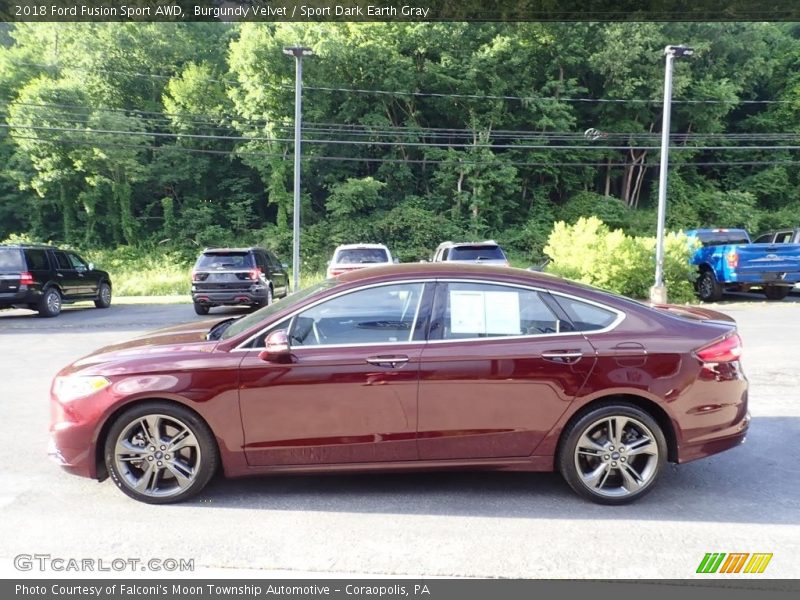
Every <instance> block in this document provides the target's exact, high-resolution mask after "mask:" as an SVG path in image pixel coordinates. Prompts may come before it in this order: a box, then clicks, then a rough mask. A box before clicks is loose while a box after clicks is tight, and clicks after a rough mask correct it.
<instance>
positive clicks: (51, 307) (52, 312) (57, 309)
mask: <svg viewBox="0 0 800 600" xmlns="http://www.w3.org/2000/svg"><path fill="white" fill-rule="evenodd" d="M36 310H37V311H39V316H40V317H57V316H58V315H60V314H61V293H60V292H59V291H58V290H57V289H56V288H54V287H51V288H47V289H46V290H45V291H44V294H42V297H41V299H40V300H39V304H38V305H37V306H36Z"/></svg>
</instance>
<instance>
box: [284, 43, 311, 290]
mask: <svg viewBox="0 0 800 600" xmlns="http://www.w3.org/2000/svg"><path fill="white" fill-rule="evenodd" d="M283 53H284V54H286V55H287V56H294V64H295V78H294V210H293V214H292V291H295V292H296V291H297V290H298V289H299V288H300V131H301V129H302V116H303V57H305V56H313V54H314V52H313V51H312V50H311V48H304V47H303V46H289V47H286V48H284V49H283Z"/></svg>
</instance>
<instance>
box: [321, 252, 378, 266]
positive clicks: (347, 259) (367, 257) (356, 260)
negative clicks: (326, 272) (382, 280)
mask: <svg viewBox="0 0 800 600" xmlns="http://www.w3.org/2000/svg"><path fill="white" fill-rule="evenodd" d="M333 262H335V263H339V264H343V265H358V264H367V263H385V262H389V255H388V254H387V252H386V250H384V249H383V248H348V249H345V250H339V252H337V253H336V258H335V259H334V261H333Z"/></svg>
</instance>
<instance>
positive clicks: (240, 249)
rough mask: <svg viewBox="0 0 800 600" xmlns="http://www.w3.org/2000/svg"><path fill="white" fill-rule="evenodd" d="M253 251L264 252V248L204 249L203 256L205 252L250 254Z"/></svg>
mask: <svg viewBox="0 0 800 600" xmlns="http://www.w3.org/2000/svg"><path fill="white" fill-rule="evenodd" d="M253 250H264V248H260V247H258V246H250V247H248V248H206V249H205V250H203V254H205V253H206V252H252V251H253Z"/></svg>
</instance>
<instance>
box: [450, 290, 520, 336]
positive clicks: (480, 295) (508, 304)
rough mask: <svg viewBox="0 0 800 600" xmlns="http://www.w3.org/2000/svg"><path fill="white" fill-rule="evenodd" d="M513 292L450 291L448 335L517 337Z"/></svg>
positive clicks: (515, 305)
mask: <svg viewBox="0 0 800 600" xmlns="http://www.w3.org/2000/svg"><path fill="white" fill-rule="evenodd" d="M519 324H520V314H519V294H518V293H517V292H479V291H466V290H464V291H462V290H451V291H450V331H451V332H452V333H467V334H475V335H519V334H520V333H521V331H520V325H519Z"/></svg>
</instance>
